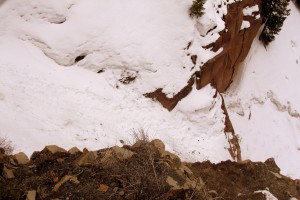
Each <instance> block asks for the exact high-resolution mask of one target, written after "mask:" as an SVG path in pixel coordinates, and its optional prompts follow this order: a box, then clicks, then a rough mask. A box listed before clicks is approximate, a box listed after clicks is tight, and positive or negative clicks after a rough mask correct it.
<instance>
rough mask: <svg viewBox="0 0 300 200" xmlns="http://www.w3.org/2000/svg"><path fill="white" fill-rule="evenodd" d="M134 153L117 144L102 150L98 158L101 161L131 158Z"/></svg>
mask: <svg viewBox="0 0 300 200" xmlns="http://www.w3.org/2000/svg"><path fill="white" fill-rule="evenodd" d="M133 155H134V153H133V152H132V151H130V150H128V149H124V148H121V147H118V146H114V147H112V148H109V149H107V150H106V151H104V153H103V156H102V158H101V159H100V161H101V163H106V162H108V161H111V160H114V159H116V158H117V159H120V160H125V159H128V158H131V157H132V156H133Z"/></svg>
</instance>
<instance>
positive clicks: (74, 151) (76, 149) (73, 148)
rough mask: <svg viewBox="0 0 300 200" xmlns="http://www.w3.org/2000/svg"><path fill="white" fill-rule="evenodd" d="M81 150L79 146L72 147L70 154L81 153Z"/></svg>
mask: <svg viewBox="0 0 300 200" xmlns="http://www.w3.org/2000/svg"><path fill="white" fill-rule="evenodd" d="M80 152H81V151H80V150H79V149H78V148H77V147H72V148H71V149H69V150H68V153H69V154H72V155H74V154H77V153H80Z"/></svg>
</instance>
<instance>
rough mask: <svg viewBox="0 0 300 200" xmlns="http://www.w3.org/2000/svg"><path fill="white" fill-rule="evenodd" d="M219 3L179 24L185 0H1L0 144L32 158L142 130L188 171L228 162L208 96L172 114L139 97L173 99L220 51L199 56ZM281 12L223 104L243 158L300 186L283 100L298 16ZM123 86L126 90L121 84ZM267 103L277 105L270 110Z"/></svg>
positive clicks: (210, 92) (196, 96) (292, 79)
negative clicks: (191, 165)
mask: <svg viewBox="0 0 300 200" xmlns="http://www.w3.org/2000/svg"><path fill="white" fill-rule="evenodd" d="M224 2H226V1H224ZM224 2H223V1H219V0H208V1H207V2H206V4H205V8H206V13H205V14H204V16H203V17H202V18H200V19H198V20H196V19H191V18H190V17H189V14H188V9H189V7H190V6H191V4H192V0H188V1H186V0H177V1H176V3H174V0H164V1H161V0H144V1H141V0H128V1H124V0H111V1H104V0H68V1H56V0H48V1H30V0H23V1H18V0H9V1H4V3H3V4H2V5H1V6H0V52H1V59H0V136H1V137H7V138H9V139H11V140H12V141H13V143H14V144H15V146H16V151H24V152H26V153H28V154H30V153H32V152H33V151H34V150H37V149H41V148H43V146H44V145H46V144H57V145H59V146H62V147H65V148H70V147H72V146H78V147H81V148H83V147H88V148H89V149H99V148H103V147H107V146H111V145H121V142H120V140H124V141H128V140H131V133H132V129H139V128H144V129H145V130H147V131H148V133H149V135H150V137H151V138H160V139H162V140H163V141H164V142H165V144H166V146H167V149H168V150H170V151H173V152H175V153H177V154H179V155H181V157H182V158H183V159H185V160H186V161H201V160H206V159H209V160H211V161H212V162H219V161H221V160H227V159H231V157H230V154H229V153H228V151H227V148H228V147H229V144H228V142H227V139H226V136H225V134H224V120H225V116H224V114H223V110H222V109H221V103H222V102H221V98H220V96H217V97H214V95H215V89H213V88H212V87H211V86H206V87H205V88H203V89H201V90H200V91H198V90H196V89H193V91H192V92H191V94H189V95H188V96H187V97H186V98H184V99H183V100H181V101H180V102H179V103H178V105H177V106H176V107H175V109H174V110H173V111H171V112H168V111H167V110H166V109H164V108H163V107H162V106H161V105H160V104H159V103H158V102H155V101H152V100H151V99H148V98H145V97H144V95H143V94H144V93H146V92H150V91H154V90H155V89H157V88H162V89H163V91H164V92H165V93H166V94H168V96H172V95H173V94H175V93H177V92H178V91H179V90H180V89H182V88H183V87H184V86H185V85H186V83H187V80H189V79H190V77H191V75H192V74H193V73H194V72H195V70H196V68H195V65H194V64H193V63H192V61H191V59H190V55H197V56H198V60H197V64H198V65H201V63H204V62H206V61H207V60H209V59H210V58H212V57H213V56H215V55H217V54H218V53H220V51H222V49H220V51H218V52H216V53H215V52H212V51H210V49H205V48H202V47H201V46H203V45H207V44H209V43H211V42H213V41H215V40H216V39H217V38H218V37H219V34H218V32H219V31H221V30H223V29H224V28H225V26H224V22H223V21H222V16H223V14H226V4H225V3H224ZM232 2H234V1H229V3H232ZM220 3H221V4H220ZM218 5H221V6H220V7H219V6H218ZM291 8H292V9H293V10H292V16H291V17H289V18H288V21H287V23H286V25H285V27H284V28H283V32H282V34H281V35H280V36H279V37H277V39H276V41H275V42H274V43H273V44H271V45H270V47H268V51H267V52H266V51H265V50H264V48H263V47H262V46H261V45H260V44H259V42H257V41H256V42H255V44H254V46H253V48H252V50H251V53H250V55H249V58H248V59H247V60H246V61H245V63H244V70H243V71H241V72H240V76H239V79H240V81H236V82H235V83H234V85H233V86H232V87H231V88H230V91H229V92H228V94H226V97H225V99H226V103H227V106H228V107H229V108H228V109H229V112H230V115H231V117H232V120H233V126H234V127H235V129H236V133H237V134H238V135H239V136H240V139H241V141H240V142H241V145H242V156H243V158H251V159H257V160H264V159H266V158H267V157H275V158H276V161H278V162H279V166H280V167H282V168H283V170H284V173H286V174H288V175H292V176H293V177H300V174H299V173H298V172H299V171H300V170H298V172H297V169H299V167H300V164H298V163H297V162H296V161H297V158H299V155H300V153H299V150H298V151H297V150H296V148H299V147H297V142H299V138H297V137H299V129H300V125H299V118H297V117H291V115H296V116H297V111H299V110H300V108H298V107H297V106H299V105H297V102H298V100H299V94H295V93H297V91H296V89H293V90H294V93H293V92H292V90H290V88H291V87H295V86H296V85H297V82H298V80H297V72H298V71H297V70H298V69H299V64H296V56H298V57H297V59H298V60H300V58H299V50H298V47H297V45H300V41H299V39H298V38H297V37H296V36H297V34H298V35H299V26H298V27H297V26H296V22H297V20H298V18H299V13H298V12H297V11H296V10H295V8H294V7H291ZM217 11H218V12H217ZM215 27H216V28H215ZM291 27H293V28H291ZM295 27H296V28H295ZM212 28H214V29H213V30H212V31H210V33H209V34H208V35H205V33H207V31H208V30H211V29H212ZM244 28H247V27H244ZM290 31H292V32H290ZM202 32H203V33H202ZM291 40H292V41H293V42H291ZM190 42H192V43H191V45H189V43H190ZM188 47H189V48H188ZM279 47H280V48H279ZM297 51H298V54H297ZM278 54H282V55H285V56H278ZM80 56H81V58H83V59H82V60H77V59H78V58H79V57H80ZM293 56H294V57H293ZM287 58H289V59H287ZM292 58H293V59H292ZM75 61H76V62H75ZM271 62H273V65H274V66H273V65H270V63H271ZM287 65H288V66H287ZM254 68H255V69H254ZM253 71H255V73H253ZM96 72H99V73H96ZM283 74H284V75H283ZM127 77H134V78H135V80H134V81H133V82H130V83H129V84H123V83H122V81H120V80H122V79H123V80H124V79H126V78H127ZM273 77H274V78H273ZM254 85H256V87H255V88H254V87H253V86H254ZM297 95H298V96H297ZM287 101H289V103H287ZM261 102H264V103H263V104H262V103H261ZM272 102H280V103H281V104H282V106H283V105H286V107H285V108H280V106H279V108H280V110H282V111H283V112H282V111H280V112H279V111H278V109H277V107H278V105H279V104H278V103H276V105H277V107H276V106H274V103H272ZM249 106H250V108H251V113H252V114H251V119H250V120H248V117H249V115H248V114H249V112H250V109H249ZM289 106H290V107H289ZM295 110H296V111H295ZM236 113H238V114H236ZM243 113H244V116H240V115H243ZM271 114H272V116H271ZM267 117H269V118H268V119H267ZM262 119H263V120H264V121H265V122H264V121H263V120H262ZM274 120H275V121H274ZM264 125H265V126H264ZM266 127H268V128H266ZM269 130H270V131H269ZM284 131H285V132H286V134H282V133H283V132H284ZM297 133H298V134H297ZM271 134H272V135H274V136H276V137H270V136H271ZM298 145H299V144H298ZM286 146H288V148H290V149H291V150H288V149H287V148H286ZM274 149H275V150H274ZM261 151H263V152H261ZM289 152H290V153H289ZM287 153H289V155H291V157H288V156H285V155H286V154H287ZM284 159H286V160H284Z"/></svg>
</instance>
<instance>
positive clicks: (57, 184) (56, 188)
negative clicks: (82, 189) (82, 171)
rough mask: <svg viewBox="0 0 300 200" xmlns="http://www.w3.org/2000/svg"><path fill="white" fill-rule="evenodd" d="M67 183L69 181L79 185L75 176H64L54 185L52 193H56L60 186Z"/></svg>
mask: <svg viewBox="0 0 300 200" xmlns="http://www.w3.org/2000/svg"><path fill="white" fill-rule="evenodd" d="M67 181H71V182H72V183H74V184H79V183H80V182H79V181H78V179H77V177H76V176H70V175H65V176H64V177H62V178H61V179H60V181H59V182H58V183H56V185H55V186H54V188H53V189H52V191H54V192H57V191H58V189H59V188H60V186H62V184H64V183H65V182H67Z"/></svg>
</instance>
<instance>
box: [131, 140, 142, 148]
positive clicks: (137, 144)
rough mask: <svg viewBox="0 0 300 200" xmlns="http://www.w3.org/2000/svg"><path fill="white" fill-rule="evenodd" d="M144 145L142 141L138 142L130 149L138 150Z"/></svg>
mask: <svg viewBox="0 0 300 200" xmlns="http://www.w3.org/2000/svg"><path fill="white" fill-rule="evenodd" d="M144 144H145V142H144V141H142V140H138V141H136V142H135V143H134V144H133V145H132V148H139V147H141V146H143V145H144Z"/></svg>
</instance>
